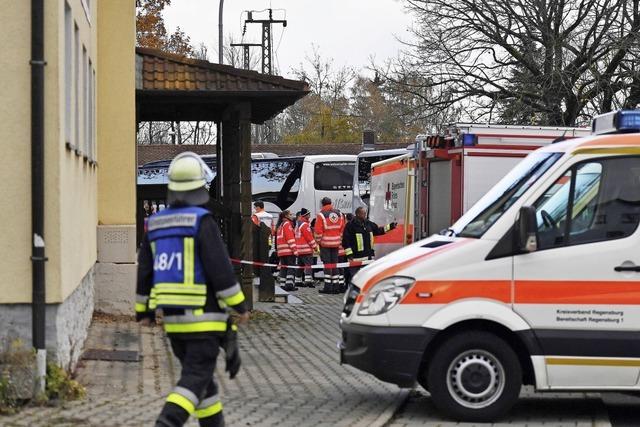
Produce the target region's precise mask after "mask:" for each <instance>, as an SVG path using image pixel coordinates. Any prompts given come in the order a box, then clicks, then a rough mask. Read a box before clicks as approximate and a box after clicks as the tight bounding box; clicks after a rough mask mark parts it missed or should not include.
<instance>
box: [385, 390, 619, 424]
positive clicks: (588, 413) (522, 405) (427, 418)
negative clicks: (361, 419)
mask: <svg viewBox="0 0 640 427" xmlns="http://www.w3.org/2000/svg"><path fill="white" fill-rule="evenodd" d="M387 426H388V427H413V426H431V427H450V426H460V427H462V426H466V427H473V426H477V427H480V426H492V427H506V426H526V427H539V426H540V427H541V426H553V427H608V426H611V423H610V422H609V418H608V415H607V410H606V408H605V405H604V404H603V403H602V400H601V399H600V395H599V394H594V393H589V394H585V393H534V392H533V390H532V388H530V387H524V388H523V390H522V392H521V395H520V400H519V401H518V403H517V404H516V406H515V407H514V408H513V409H512V410H511V412H510V413H509V415H507V416H506V417H505V419H503V420H500V422H497V423H493V424H490V423H457V422H452V421H447V420H446V419H445V418H443V417H442V416H440V415H439V414H438V412H437V410H436V409H435V407H434V406H433V404H432V403H431V400H430V399H429V394H428V393H426V392H424V391H422V390H421V391H417V390H414V391H412V392H411V394H410V395H409V397H408V398H407V400H406V402H405V404H404V405H403V406H402V407H401V408H400V410H399V411H398V413H397V414H396V415H395V416H394V417H393V419H392V420H391V421H390V422H389V423H388V424H387Z"/></svg>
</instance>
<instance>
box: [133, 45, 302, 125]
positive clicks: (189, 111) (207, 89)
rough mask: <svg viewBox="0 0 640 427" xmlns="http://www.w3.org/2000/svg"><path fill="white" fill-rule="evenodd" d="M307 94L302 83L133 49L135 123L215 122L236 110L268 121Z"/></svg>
mask: <svg viewBox="0 0 640 427" xmlns="http://www.w3.org/2000/svg"><path fill="white" fill-rule="evenodd" d="M308 93H309V86H308V85H307V83H306V82H302V81H297V80H288V79H285V78H282V77H279V76H271V75H266V74H260V73H258V72H255V71H249V70H241V69H238V68H234V67H231V66H229V65H220V64H213V63H211V62H207V61H201V60H197V59H190V58H183V57H180V56H177V55H173V54H169V53H166V52H162V51H159V50H156V49H147V48H136V102H137V107H138V108H137V120H138V122H141V121H215V122H218V121H221V120H222V118H223V114H224V112H225V111H226V110H227V109H228V108H229V107H233V106H234V105H236V104H240V103H245V104H246V103H249V104H250V105H251V108H250V110H251V122H252V123H256V124H260V123H263V122H265V121H266V120H269V119H271V118H273V117H274V116H275V115H277V114H278V113H280V112H282V111H283V110H284V109H285V108H287V107H289V106H291V105H293V104H294V103H295V102H296V101H297V100H299V99H301V98H302V97H304V96H305V95H307V94H308Z"/></svg>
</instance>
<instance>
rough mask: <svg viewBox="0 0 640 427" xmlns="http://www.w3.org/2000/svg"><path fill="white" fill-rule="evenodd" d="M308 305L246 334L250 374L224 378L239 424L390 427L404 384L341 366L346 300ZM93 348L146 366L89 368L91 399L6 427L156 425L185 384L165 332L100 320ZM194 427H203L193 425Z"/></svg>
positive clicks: (82, 371) (28, 415) (230, 413)
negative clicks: (136, 356) (130, 355)
mask: <svg viewBox="0 0 640 427" xmlns="http://www.w3.org/2000/svg"><path fill="white" fill-rule="evenodd" d="M298 294H299V295H298V296H299V297H300V298H301V299H302V300H303V301H304V303H302V304H281V305H277V304H260V303H257V304H256V305H255V307H254V308H255V309H256V310H257V314H256V315H255V316H254V317H255V318H254V319H253V320H252V322H251V323H250V324H249V325H248V326H247V327H245V328H242V332H241V334H240V347H241V357H242V362H243V369H242V370H241V373H240V374H239V376H238V378H236V379H235V380H233V381H230V380H229V379H228V377H227V376H225V375H224V361H223V360H222V358H220V359H219V362H220V363H219V365H221V366H219V369H218V372H217V373H216V378H217V379H218V382H219V385H220V390H221V396H222V401H223V404H224V406H225V418H226V421H227V424H228V425H230V426H237V425H242V426H300V425H305V426H316V425H327V426H328V425H332V426H333V425H335V426H376V425H378V426H382V425H384V424H385V423H386V422H388V421H389V419H390V418H391V417H392V416H393V413H394V412H395V410H396V409H397V408H398V407H399V406H400V404H401V403H402V402H403V401H404V399H405V398H406V396H407V392H406V391H401V390H400V389H399V388H397V387H396V386H393V385H390V384H385V383H382V382H379V381H377V380H376V379H374V378H373V377H371V376H369V375H362V374H361V373H360V372H358V371H357V370H355V369H353V368H351V367H349V366H340V365H339V363H338V351H337V346H336V344H337V341H338V339H339V335H340V334H339V327H338V323H337V322H338V319H339V314H340V309H341V297H340V296H334V295H331V296H329V295H319V294H318V293H317V291H312V290H308V289H303V290H301V291H300V292H298ZM86 348H91V349H107V350H112V349H115V350H137V351H139V352H140V354H141V355H142V358H141V360H140V362H105V361H89V360H85V361H82V362H81V365H80V367H79V369H78V374H77V376H78V379H79V380H80V382H81V383H82V384H84V385H85V386H86V387H87V394H88V396H87V399H85V400H84V401H81V402H71V403H69V404H67V405H65V407H63V408H28V409H26V410H24V411H23V412H22V413H20V414H19V415H17V416H14V417H5V418H0V425H6V426H77V425H82V426H142V425H153V421H154V420H155V417H156V416H157V414H158V413H159V412H160V408H161V406H162V404H163V400H164V396H165V395H166V393H167V392H168V391H169V390H170V389H171V388H172V387H173V385H174V383H175V381H176V379H177V378H178V376H179V369H180V367H179V363H178V362H177V360H175V359H174V358H173V357H172V356H171V354H170V349H169V346H168V341H167V340H166V339H165V338H164V334H163V332H162V330H161V329H160V328H158V327H156V328H143V327H140V326H139V325H137V324H136V323H134V322H132V321H130V320H129V321H112V320H110V319H108V318H101V317H97V318H96V319H94V323H93V325H92V328H91V331H90V337H89V340H88V342H87V344H86ZM190 425H193V426H195V425H197V424H196V423H195V422H194V421H192V422H191V423H190Z"/></svg>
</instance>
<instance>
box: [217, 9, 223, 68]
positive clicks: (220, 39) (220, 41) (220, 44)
mask: <svg viewBox="0 0 640 427" xmlns="http://www.w3.org/2000/svg"><path fill="white" fill-rule="evenodd" d="M219 1H220V3H219V8H218V64H222V63H223V61H224V55H223V49H224V44H223V43H224V40H223V37H224V33H223V31H222V10H223V9H224V0H219Z"/></svg>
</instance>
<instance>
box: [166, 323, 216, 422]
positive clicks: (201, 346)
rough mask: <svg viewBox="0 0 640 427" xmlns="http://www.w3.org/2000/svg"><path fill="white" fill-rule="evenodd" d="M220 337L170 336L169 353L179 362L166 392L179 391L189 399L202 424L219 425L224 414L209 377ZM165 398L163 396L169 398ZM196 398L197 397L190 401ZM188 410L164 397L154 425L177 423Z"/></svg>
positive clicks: (213, 366) (184, 419)
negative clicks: (174, 383) (177, 373)
mask: <svg viewBox="0 0 640 427" xmlns="http://www.w3.org/2000/svg"><path fill="white" fill-rule="evenodd" d="M220 340H221V337H220V336H218V335H217V334H214V333H211V334H210V335H209V336H206V337H204V338H198V339H187V338H183V337H175V336H172V337H170V341H171V348H172V349H173V354H175V355H176V357H177V358H178V360H180V364H181V365H182V372H181V373H180V380H179V381H178V384H177V386H176V388H174V390H173V392H172V393H171V394H170V395H169V398H171V396H172V395H175V394H177V395H180V396H181V397H182V399H184V398H186V399H187V400H188V401H190V402H191V403H193V407H194V408H195V409H196V412H195V413H194V414H193V415H195V416H198V415H199V413H201V414H202V415H201V417H199V419H198V421H199V422H200V426H202V427H222V426H223V425H224V418H223V416H222V406H220V404H219V397H218V386H217V385H216V383H215V380H214V379H213V372H214V370H215V368H216V359H217V358H218V353H219V352H220ZM169 398H168V399H167V400H169ZM194 400H197V401H194ZM190 415H191V414H190V413H189V412H187V410H186V409H184V407H182V406H180V405H179V404H176V403H173V402H170V401H167V403H165V405H164V407H163V408H162V412H161V413H160V416H159V417H158V420H157V421H156V427H181V426H182V425H184V424H185V423H186V422H187V421H188V419H189V416H190Z"/></svg>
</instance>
